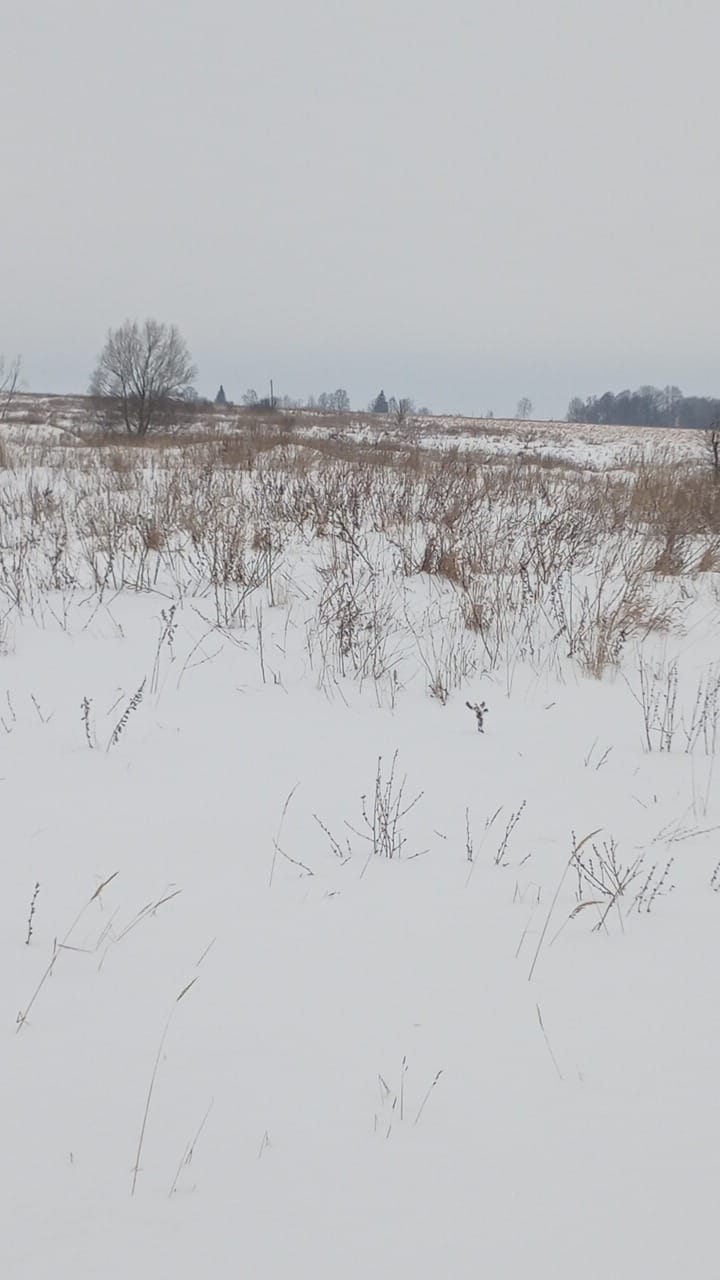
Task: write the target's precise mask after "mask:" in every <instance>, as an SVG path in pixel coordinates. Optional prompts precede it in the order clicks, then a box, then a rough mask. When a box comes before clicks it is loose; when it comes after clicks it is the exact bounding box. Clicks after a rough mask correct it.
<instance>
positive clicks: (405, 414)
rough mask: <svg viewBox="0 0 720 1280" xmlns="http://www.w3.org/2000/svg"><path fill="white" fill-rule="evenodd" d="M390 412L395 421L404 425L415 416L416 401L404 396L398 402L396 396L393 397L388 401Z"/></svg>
mask: <svg viewBox="0 0 720 1280" xmlns="http://www.w3.org/2000/svg"><path fill="white" fill-rule="evenodd" d="M388 410H389V412H390V413H391V414H392V416H393V418H394V419H395V421H396V422H397V423H399V424H402V423H403V422H407V420H408V418H411V417H412V416H413V414H414V412H415V401H414V400H411V399H410V397H409V396H402V397H401V398H400V399H399V400H396V398H395V396H391V398H390V400H389V401H388Z"/></svg>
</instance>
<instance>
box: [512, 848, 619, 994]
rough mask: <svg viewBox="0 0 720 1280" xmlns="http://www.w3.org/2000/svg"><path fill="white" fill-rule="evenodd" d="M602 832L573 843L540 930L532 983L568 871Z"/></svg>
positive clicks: (529, 978) (532, 966)
mask: <svg viewBox="0 0 720 1280" xmlns="http://www.w3.org/2000/svg"><path fill="white" fill-rule="evenodd" d="M601 831H602V827H598V828H597V830H596V831H589V832H588V834H587V835H586V836H583V839H582V840H581V841H580V843H579V844H575V843H574V842H573V847H572V852H571V854H570V857H569V858H568V860H567V862H566V863H565V870H564V871H563V873H562V875H561V877H560V883H559V885H558V887H557V889H556V890H555V897H554V898H553V900H552V902H551V903H550V908H549V910H548V913H547V915H546V917H545V923H544V925H543V927H542V929H541V930H540V937H539V938H538V944H537V947H536V949H535V955H534V956H533V962H532V964H531V965H530V972H529V974H528V982H530V980H531V978H532V976H533V974H534V972H535V965H536V964H537V962H538V956H539V955H540V949H541V947H542V944H543V942H544V941H545V934H546V933H547V931H548V926H549V924H550V917H551V916H552V913H553V911H554V910H555V905H556V903H557V900H558V898H559V897H560V891H561V889H562V887H563V885H564V883H565V877H566V875H567V873H568V871H569V870H570V868H571V866H572V864H573V862H574V861H575V858H576V855H577V854H578V853H579V852H580V850H581V849H582V847H583V845H584V844H587V842H588V840H592V838H593V836H597V835H599V834H600V832H601Z"/></svg>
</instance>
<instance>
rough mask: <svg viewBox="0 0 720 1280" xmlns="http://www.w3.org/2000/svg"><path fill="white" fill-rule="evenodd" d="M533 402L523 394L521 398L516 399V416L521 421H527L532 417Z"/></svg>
mask: <svg viewBox="0 0 720 1280" xmlns="http://www.w3.org/2000/svg"><path fill="white" fill-rule="evenodd" d="M532 411H533V402H532V400H529V399H528V397H527V396H523V398H522V400H518V407H517V416H518V418H519V419H520V421H521V422H527V420H528V418H531V417H532Z"/></svg>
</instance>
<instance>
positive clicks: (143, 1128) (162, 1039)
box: [130, 978, 204, 1196]
mask: <svg viewBox="0 0 720 1280" xmlns="http://www.w3.org/2000/svg"><path fill="white" fill-rule="evenodd" d="M196 982H197V978H193V979H192V981H191V982H188V983H187V985H186V986H184V987H183V989H182V991H181V992H180V995H179V996H178V997H177V999H176V1000H175V1004H174V1005H173V1007H172V1009H171V1010H170V1017H169V1018H168V1020H167V1022H166V1023H165V1027H164V1029H163V1033H162V1035H161V1037H160V1043H159V1045H158V1048H157V1053H156V1054H155V1061H154V1063H153V1069H152V1073H151V1075H150V1084H149V1086H148V1091H147V1097H146V1099H145V1110H144V1111H143V1118H142V1124H141V1126H140V1137H139V1138H138V1147H137V1154H136V1156H135V1165H134V1167H133V1171H132V1175H133V1178H132V1186H131V1187H130V1195H131V1196H134V1195H135V1187H136V1185H137V1178H138V1173H139V1172H140V1157H141V1156H142V1149H143V1143H144V1142H145V1131H146V1129H147V1122H148V1116H149V1115H150V1103H151V1102H152V1096H153V1090H154V1089H155V1081H156V1079H157V1073H158V1068H159V1066H160V1059H161V1058H162V1051H163V1048H164V1046H165V1041H166V1039H167V1034H168V1031H169V1030H170V1023H171V1022H172V1020H173V1014H174V1013H175V1010H176V1009H177V1007H178V1005H179V1003H180V1001H181V1000H182V998H183V996H185V995H187V993H188V991H189V990H190V988H191V987H194V986H195V983H196ZM203 1123H204V1121H203ZM180 1167H181V1168H182V1165H181V1166H180ZM178 1173H179V1170H178ZM171 1194H172V1190H171Z"/></svg>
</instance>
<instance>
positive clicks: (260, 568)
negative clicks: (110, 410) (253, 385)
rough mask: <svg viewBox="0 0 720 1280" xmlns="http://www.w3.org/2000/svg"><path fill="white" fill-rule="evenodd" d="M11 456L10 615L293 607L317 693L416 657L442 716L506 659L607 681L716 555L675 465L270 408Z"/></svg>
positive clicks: (4, 533) (233, 614)
mask: <svg viewBox="0 0 720 1280" xmlns="http://www.w3.org/2000/svg"><path fill="white" fill-rule="evenodd" d="M247 424H249V425H247ZM2 464H4V470H3V471H2V472H1V473H0V477H1V478H0V604H1V605H2V609H1V610H0V612H2V614H3V616H4V617H9V615H10V614H12V612H14V611H17V613H18V614H24V615H30V616H32V617H33V618H35V619H36V621H38V622H40V623H43V622H44V621H45V620H47V619H48V617H53V618H61V619H64V620H65V624H66V625H68V626H70V625H71V622H70V621H69V619H70V618H71V615H72V609H73V607H75V605H77V604H78V603H79V601H80V600H82V601H83V607H84V608H85V609H86V610H87V609H96V608H98V607H102V606H103V604H104V603H105V602H106V600H107V599H108V597H109V596H110V595H111V594H112V593H115V592H119V591H127V590H131V591H159V590H161V591H162V592H163V594H164V595H165V596H166V597H171V598H172V599H173V600H175V601H177V602H178V603H179V604H180V605H182V604H183V602H186V601H192V602H195V604H196V605H197V607H198V608H202V610H203V611H204V616H207V618H208V619H209V620H210V621H211V623H212V624H213V625H215V626H217V627H221V628H225V629H229V630H237V629H240V630H242V629H244V628H247V627H248V626H249V625H251V624H252V622H253V619H254V617H255V616H256V611H255V605H258V606H260V607H261V606H262V605H263V604H267V605H269V606H270V607H274V606H287V607H288V608H292V607H293V602H294V601H297V600H301V601H302V603H303V608H305V610H306V615H307V616H306V617H305V622H304V630H305V651H306V655H307V660H308V661H309V663H310V666H311V668H312V670H313V672H314V673H315V676H316V679H317V682H318V684H319V685H320V686H321V687H323V688H325V689H326V690H327V691H330V690H332V689H334V688H335V687H336V685H337V682H338V681H339V680H343V679H346V678H353V679H356V680H358V681H359V682H360V683H363V682H367V681H370V682H373V683H374V684H375V685H376V686H378V687H382V688H383V689H385V690H386V692H387V696H389V697H392V698H394V697H395V696H396V693H397V689H398V688H399V687H400V685H401V683H402V676H401V674H399V673H401V671H402V667H403V662H404V660H405V658H406V656H407V655H408V654H409V653H410V652H412V653H414V654H415V655H416V656H417V654H418V653H419V654H420V657H421V660H422V668H423V670H424V671H425V673H426V675H427V688H428V691H429V692H430V693H431V694H432V696H434V697H436V698H438V699H439V700H440V701H441V702H443V703H444V702H446V701H447V699H448V697H449V696H450V694H451V692H452V691H453V690H454V689H459V688H460V687H462V686H463V685H464V684H466V683H467V682H468V680H469V679H471V678H472V676H473V674H474V673H475V672H476V671H478V670H479V669H482V670H485V671H494V670H496V669H497V668H498V667H500V666H501V665H503V666H504V667H505V669H506V670H508V669H510V668H512V667H513V666H514V665H516V664H517V663H520V662H527V663H530V664H532V665H533V666H534V667H535V668H536V669H537V670H538V671H539V670H541V669H543V668H544V667H548V666H549V665H552V664H554V663H557V662H558V661H566V660H570V661H572V662H574V663H575V664H577V665H578V667H579V668H580V669H581V670H582V671H583V672H585V673H587V674H589V675H592V676H595V677H600V676H601V675H602V674H603V672H604V671H605V670H607V669H608V668H609V667H614V666H617V665H618V664H619V663H620V661H621V659H622V655H623V652H624V650H625V648H626V646H627V645H628V644H629V643H630V642H642V641H643V640H644V639H646V638H647V637H648V636H650V635H652V634H653V633H655V632H659V631H667V630H669V629H671V628H673V627H674V626H675V625H677V623H678V621H679V618H680V615H681V613H682V599H681V598H679V597H678V595H677V589H676V588H677V585H678V584H679V583H683V582H685V581H686V579H689V578H692V577H693V576H697V575H698V574H704V573H713V572H716V571H717V569H718V564H719V562H720V486H718V485H716V484H715V483H714V482H713V478H712V474H711V473H710V472H709V470H708V469H707V467H704V466H702V465H700V464H699V463H698V464H697V465H693V464H692V463H691V462H687V463H686V464H684V465H678V463H677V460H676V459H675V458H674V456H672V455H670V454H668V455H663V454H659V455H657V456H656V457H655V460H654V461H652V462H650V461H648V460H647V458H646V457H638V458H636V459H635V460H634V461H633V462H632V464H628V465H627V466H625V467H624V468H622V469H620V468H618V469H615V470H612V471H609V472H605V473H602V472H597V471H591V470H587V469H583V468H581V467H580V466H579V465H578V464H577V462H567V461H563V459H562V458H561V457H555V458H548V457H543V458H542V459H538V458H534V457H529V456H524V457H518V456H511V455H509V454H498V453H494V452H492V451H488V450H486V449H483V448H481V447H476V448H474V449H472V450H470V449H463V450H459V449H448V448H446V449H444V450H442V451H440V450H432V449H428V448H422V447H420V445H419V444H418V443H417V442H412V441H408V440H407V439H406V438H404V437H403V436H401V435H397V434H396V435H393V436H388V437H387V438H383V439H378V438H377V436H372V437H371V438H370V439H368V440H365V441H363V440H360V439H358V438H352V437H351V438H346V437H343V436H341V435H339V434H337V435H336V434H333V433H330V434H327V433H325V434H324V435H317V436H316V435H312V434H308V433H306V432H303V433H298V431H297V430H296V429H295V428H293V427H292V426H291V425H290V424H289V422H288V421H287V419H286V418H284V417H283V418H282V419H278V420H277V421H275V420H271V418H270V417H269V416H263V417H251V418H248V419H247V420H246V428H244V429H243V430H242V431H239V430H235V431H234V432H232V433H228V432H224V433H221V432H214V431H211V432H209V433H208V431H202V430H200V429H199V428H197V426H196V427H194V428H193V430H192V431H187V432H184V433H182V434H173V435H164V434H157V435H154V436H149V437H147V439H146V440H144V441H143V442H142V443H141V444H139V443H138V442H137V441H134V440H128V439H127V438H126V437H123V438H122V439H118V438H117V437H114V436H102V437H97V438H93V439H92V440H91V441H89V440H88V438H87V437H86V436H83V434H82V432H80V431H78V430H73V432H71V433H70V434H68V433H67V432H66V431H64V430H63V431H59V432H55V433H54V434H50V435H49V436H46V435H44V434H42V433H41V434H40V435H34V433H33V431H32V430H31V429H30V428H28V429H27V431H26V434H25V436H24V437H23V438H22V440H20V439H19V438H18V437H17V436H15V437H10V438H9V439H8V441H7V443H4V445H3V452H2V453H0V465H2ZM666 580H667V581H666ZM418 584H425V585H424V599H425V603H422V604H421V605H420V606H418V599H417V586H418ZM413 595H414V599H413V601H412V607H411V597H413ZM251 605H252V606H253V607H252V608H251ZM382 696H385V694H383V695H382Z"/></svg>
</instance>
